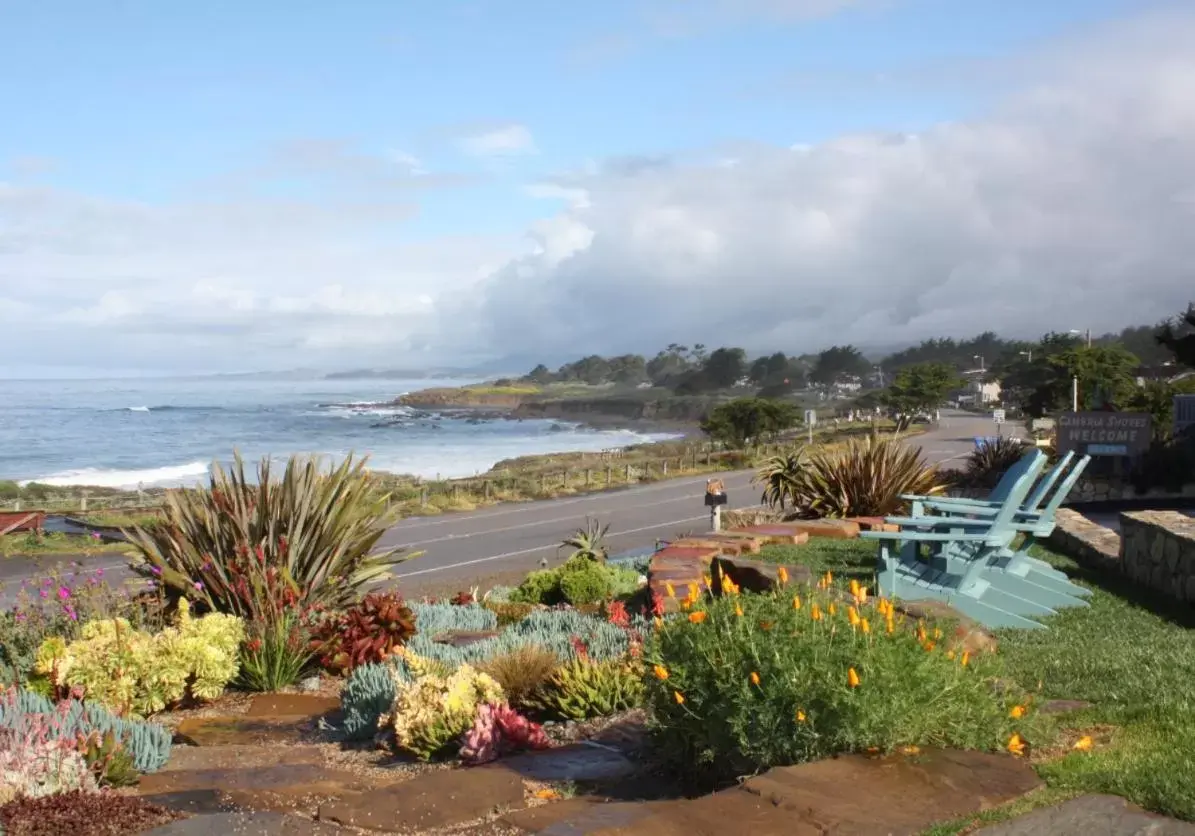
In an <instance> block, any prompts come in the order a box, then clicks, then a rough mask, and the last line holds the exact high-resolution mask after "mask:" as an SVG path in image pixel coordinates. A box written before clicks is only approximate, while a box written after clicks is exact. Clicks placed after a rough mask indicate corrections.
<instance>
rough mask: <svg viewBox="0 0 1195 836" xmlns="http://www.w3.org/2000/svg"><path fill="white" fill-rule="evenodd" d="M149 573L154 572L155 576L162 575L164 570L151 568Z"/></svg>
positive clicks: (155, 567)
mask: <svg viewBox="0 0 1195 836" xmlns="http://www.w3.org/2000/svg"><path fill="white" fill-rule="evenodd" d="M149 571H151V572H153V573H154V574H155V575H160V574H162V570H161V569H159V568H158V567H157V566H150V567H149Z"/></svg>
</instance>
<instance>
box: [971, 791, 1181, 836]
mask: <svg viewBox="0 0 1195 836" xmlns="http://www.w3.org/2000/svg"><path fill="white" fill-rule="evenodd" d="M975 832H976V836H978V834H983V836H1093V834H1099V836H1195V824H1191V823H1190V822H1184V821H1178V820H1176V819H1168V818H1164V817H1163V816H1155V815H1154V814H1152V813H1147V812H1145V811H1144V810H1142V809H1141V808H1140V807H1135V806H1133V805H1132V804H1130V803H1129V802H1127V801H1125V800H1124V799H1123V798H1121V797H1120V796H1116V795H1082V796H1079V797H1078V798H1072V799H1071V800H1070V801H1067V802H1066V803H1064V804H1058V805H1056V806H1054V807H1043V808H1042V809H1040V810H1034V811H1033V812H1032V813H1027V814H1025V815H1023V816H1018V817H1017V818H1015V819H1010V820H1009V821H1006V822H1001V823H1000V824H994V825H991V826H990V827H985V828H983V829H982V830H977V831H975Z"/></svg>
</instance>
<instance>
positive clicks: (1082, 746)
mask: <svg viewBox="0 0 1195 836" xmlns="http://www.w3.org/2000/svg"><path fill="white" fill-rule="evenodd" d="M1094 745H1095V741H1094V740H1092V739H1091V737H1090V736H1089V735H1086V734H1085V735H1083V736H1082V737H1080V738H1079V739H1078V740H1076V741H1075V745H1074V746H1072V747H1071V748H1072V749H1075V750H1077V751H1080V752H1090V751H1091V747H1092V746H1094Z"/></svg>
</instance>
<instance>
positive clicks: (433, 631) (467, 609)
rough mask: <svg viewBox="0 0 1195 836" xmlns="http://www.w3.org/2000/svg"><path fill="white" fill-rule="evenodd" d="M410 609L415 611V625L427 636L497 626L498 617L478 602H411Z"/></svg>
mask: <svg viewBox="0 0 1195 836" xmlns="http://www.w3.org/2000/svg"><path fill="white" fill-rule="evenodd" d="M411 611H412V612H413V613H415V626H416V627H417V628H418V630H419V632H420V633H422V634H423V635H425V636H428V637H435V636H438V635H440V634H442V633H455V632H467V633H479V632H484V631H486V630H495V629H497V627H498V617H497V616H495V615H494V614H493V613H492V612H490V611H489V610H488V609H486V608H485V607H483V606H481V605H479V604H466V605H464V606H456V605H454V604H427V603H415V604H411Z"/></svg>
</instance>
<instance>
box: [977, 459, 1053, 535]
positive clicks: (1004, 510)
mask: <svg viewBox="0 0 1195 836" xmlns="http://www.w3.org/2000/svg"><path fill="white" fill-rule="evenodd" d="M1024 458H1025V459H1028V462H1027V465H1026V467H1024V468H1022V469H1021V473H1020V475H1019V476H1017V477H1016V479H1015V480H1014V481H1013V483H1012V484H1011V485H1010V486H1009V488H1008V495H1007V496H1006V497H1005V498H1004V503H1003V504H1002V505H1001V506H1000V510H999V511H998V512H997V513H996V516H995V517H993V518H992V527H991V529H990V530H991V532H992V533H993V534H995V533H998V532H1002V531H1004V530H1007V529H1009V528H1010V527H1011V526H1012V524H1013V522H1014V519H1015V517H1016V515H1017V512H1018V511H1020V510H1021V504H1022V503H1023V502H1024V501H1025V497H1026V496H1028V494H1029V490H1030V489H1031V488H1032V487H1033V483H1034V482H1035V481H1037V475H1038V474H1039V473H1041V469H1042V468H1043V467H1044V466H1045V464H1046V455H1045V453H1043V452H1042V451H1041V450H1038V449H1036V448H1035V449H1034V450H1032V451H1031V452H1030V453H1029V454H1027V455H1026V456H1025V457H1024ZM1017 464H1018V465H1019V464H1020V462H1018V463H1017ZM1013 469H1015V466H1014V468H1009V471H1010V472H1011V471H1012V470H1013ZM1001 481H1003V480H1001Z"/></svg>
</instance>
